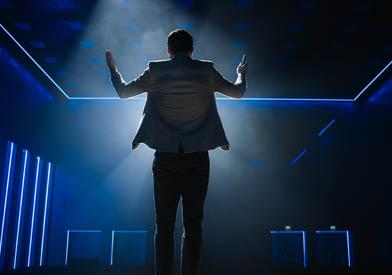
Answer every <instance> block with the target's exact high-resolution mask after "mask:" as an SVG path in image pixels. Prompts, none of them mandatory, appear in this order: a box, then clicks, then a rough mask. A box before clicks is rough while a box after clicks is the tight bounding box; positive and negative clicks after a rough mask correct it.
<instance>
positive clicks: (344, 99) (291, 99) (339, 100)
mask: <svg viewBox="0 0 392 275" xmlns="http://www.w3.org/2000/svg"><path fill="white" fill-rule="evenodd" d="M68 99H70V100H119V101H121V100H145V99H146V97H130V98H127V99H122V98H119V97H115V96H102V97H101V96H92V97H88V96H80V97H78V96H71V97H69V98H68ZM216 100H234V101H295V102H354V101H353V100H352V99H349V98H284V97H281V98H279V97H244V98H241V99H237V98H230V97H217V98H216Z"/></svg>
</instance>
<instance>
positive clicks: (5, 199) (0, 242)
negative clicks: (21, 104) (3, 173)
mask: <svg viewBox="0 0 392 275" xmlns="http://www.w3.org/2000/svg"><path fill="white" fill-rule="evenodd" d="M10 144H11V148H10V154H9V158H8V170H7V181H6V185H5V196H4V208H3V219H2V221H1V234H0V256H1V257H2V252H3V238H4V224H5V217H6V214H7V201H8V191H9V185H10V177H11V167H12V162H13V154H14V143H13V142H11V143H10Z"/></svg>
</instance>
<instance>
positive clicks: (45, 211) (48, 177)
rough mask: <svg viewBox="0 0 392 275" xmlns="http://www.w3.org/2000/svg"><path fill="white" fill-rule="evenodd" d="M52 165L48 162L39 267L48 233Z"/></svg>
mask: <svg viewBox="0 0 392 275" xmlns="http://www.w3.org/2000/svg"><path fill="white" fill-rule="evenodd" d="M51 168H52V163H51V162H48V174H47V176H46V190H45V206H44V217H43V221H42V236H41V251H40V256H39V266H42V264H43V256H44V244H45V232H46V218H47V217H46V216H47V210H48V197H49V190H50V189H49V186H50V175H51Z"/></svg>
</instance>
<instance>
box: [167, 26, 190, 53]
mask: <svg viewBox="0 0 392 275" xmlns="http://www.w3.org/2000/svg"><path fill="white" fill-rule="evenodd" d="M167 47H168V48H169V50H170V51H171V52H172V53H173V54H175V53H180V52H185V53H187V52H192V51H193V38H192V35H191V34H190V33H189V32H187V31H185V30H180V29H177V30H174V31H172V32H171V33H169V35H168V36H167Z"/></svg>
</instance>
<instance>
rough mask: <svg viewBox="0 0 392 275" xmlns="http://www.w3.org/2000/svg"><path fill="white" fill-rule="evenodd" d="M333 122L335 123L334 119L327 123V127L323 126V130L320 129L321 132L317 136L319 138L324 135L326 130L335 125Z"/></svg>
mask: <svg viewBox="0 0 392 275" xmlns="http://www.w3.org/2000/svg"><path fill="white" fill-rule="evenodd" d="M335 121H336V119H332V120H331V122H330V123H328V125H327V126H325V127H324V129H322V130H321V131H320V133H319V134H318V135H319V137H321V136H322V135H323V134H324V133H325V131H327V130H328V128H329V127H331V125H332V124H334V123H335Z"/></svg>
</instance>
